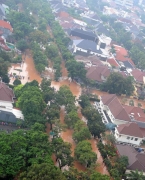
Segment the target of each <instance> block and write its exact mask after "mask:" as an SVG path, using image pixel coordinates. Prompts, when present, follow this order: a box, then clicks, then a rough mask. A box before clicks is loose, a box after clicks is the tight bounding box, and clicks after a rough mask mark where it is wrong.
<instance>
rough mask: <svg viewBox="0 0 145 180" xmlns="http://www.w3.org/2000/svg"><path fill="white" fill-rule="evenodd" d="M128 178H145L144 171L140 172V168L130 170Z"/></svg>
mask: <svg viewBox="0 0 145 180" xmlns="http://www.w3.org/2000/svg"><path fill="white" fill-rule="evenodd" d="M127 178H128V179H132V180H144V179H145V176H144V175H143V171H142V172H139V171H138V170H136V171H130V174H127Z"/></svg>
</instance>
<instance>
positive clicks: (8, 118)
mask: <svg viewBox="0 0 145 180" xmlns="http://www.w3.org/2000/svg"><path fill="white" fill-rule="evenodd" d="M0 121H3V122H8V123H16V122H17V119H16V116H15V115H14V114H13V113H11V112H7V111H2V110H0Z"/></svg>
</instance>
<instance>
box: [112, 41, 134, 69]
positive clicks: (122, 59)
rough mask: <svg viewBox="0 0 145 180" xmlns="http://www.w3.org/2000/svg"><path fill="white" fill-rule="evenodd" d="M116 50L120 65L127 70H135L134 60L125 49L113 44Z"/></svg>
mask: <svg viewBox="0 0 145 180" xmlns="http://www.w3.org/2000/svg"><path fill="white" fill-rule="evenodd" d="M113 47H114V49H115V59H116V60H117V62H118V63H119V64H120V66H125V67H126V69H133V68H134V66H135V65H134V63H133V61H132V59H130V58H129V57H128V52H127V50H126V49H125V48H124V47H121V46H118V45H115V44H113Z"/></svg>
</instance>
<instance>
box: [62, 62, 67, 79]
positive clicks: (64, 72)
mask: <svg viewBox="0 0 145 180" xmlns="http://www.w3.org/2000/svg"><path fill="white" fill-rule="evenodd" d="M61 72H62V77H68V72H67V69H66V67H65V62H64V61H62V63H61Z"/></svg>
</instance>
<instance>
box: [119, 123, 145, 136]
mask: <svg viewBox="0 0 145 180" xmlns="http://www.w3.org/2000/svg"><path fill="white" fill-rule="evenodd" d="M117 130H118V132H119V134H124V135H128V136H133V137H139V138H143V137H144V136H143V133H142V131H141V129H140V128H139V126H138V125H137V124H136V123H127V124H121V125H119V126H118V127H117Z"/></svg>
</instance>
